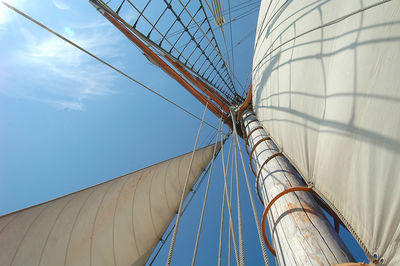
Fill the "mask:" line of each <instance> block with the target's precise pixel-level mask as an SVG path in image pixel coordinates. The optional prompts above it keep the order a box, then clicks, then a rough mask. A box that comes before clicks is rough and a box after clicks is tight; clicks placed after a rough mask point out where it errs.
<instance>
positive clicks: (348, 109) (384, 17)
mask: <svg viewBox="0 0 400 266" xmlns="http://www.w3.org/2000/svg"><path fill="white" fill-rule="evenodd" d="M303 33H304V34H303ZM295 36H297V37H295ZM399 66H400V2H399V1H389V2H388V1H373V0H368V1H367V0H365V1H284V0H279V1H278V0H277V1H262V5H261V8H260V16H259V20H258V28H257V34H256V45H255V56H254V60H253V71H254V72H253V105H254V110H255V112H256V114H257V116H258V119H259V120H260V121H261V122H262V124H263V126H264V127H265V129H266V130H267V131H268V132H269V133H270V134H271V137H272V138H273V139H274V140H275V141H276V143H277V145H278V146H280V147H281V149H282V151H283V152H284V153H285V154H286V155H287V157H288V158H289V159H290V160H291V162H292V163H293V164H294V165H295V166H296V167H297V169H298V170H299V171H300V172H301V174H302V176H303V177H304V178H305V179H306V180H307V181H309V182H313V183H314V186H315V190H316V191H317V192H318V193H319V194H320V195H322V196H323V198H325V199H326V201H327V202H328V203H329V204H330V205H331V206H333V208H334V209H335V211H336V212H337V213H338V214H339V215H340V217H341V218H342V219H343V220H344V222H345V224H346V225H347V226H348V227H349V229H350V231H352V233H353V234H354V236H355V237H356V239H357V240H358V241H359V243H360V244H361V246H362V247H363V248H364V250H365V251H366V252H367V255H368V256H369V257H370V259H372V260H376V261H380V262H385V263H389V264H391V265H398V264H400V88H399V84H400V75H399Z"/></svg>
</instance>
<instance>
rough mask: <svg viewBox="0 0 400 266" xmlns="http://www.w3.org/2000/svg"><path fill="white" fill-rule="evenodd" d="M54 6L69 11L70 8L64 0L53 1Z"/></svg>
mask: <svg viewBox="0 0 400 266" xmlns="http://www.w3.org/2000/svg"><path fill="white" fill-rule="evenodd" d="M53 4H54V5H55V6H56V7H57V8H58V9H61V10H68V9H69V8H70V6H69V5H68V4H67V3H66V2H65V1H63V0H53Z"/></svg>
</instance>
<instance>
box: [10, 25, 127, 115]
mask: <svg viewBox="0 0 400 266" xmlns="http://www.w3.org/2000/svg"><path fill="white" fill-rule="evenodd" d="M92 25H93V27H90V25H85V26H84V27H75V26H69V27H64V31H65V29H66V28H68V31H67V32H64V35H65V36H67V37H68V38H70V39H71V40H72V41H74V42H75V43H77V44H78V45H80V46H82V47H83V48H85V49H87V50H88V51H90V52H92V53H94V54H96V55H97V56H99V57H101V58H105V59H107V60H114V61H115V60H118V58H120V57H121V56H122V52H121V51H120V49H119V48H118V47H119V46H118V41H120V39H121V37H120V35H116V34H115V33H114V32H113V31H110V28H109V27H108V26H109V25H105V26H100V27H99V25H102V24H100V23H99V24H95V23H93V24H92ZM71 32H74V34H71ZM21 33H22V34H23V36H24V39H25V43H26V44H25V45H24V46H23V49H22V50H20V51H19V52H18V54H17V56H16V60H15V63H16V64H17V65H18V66H17V67H18V68H19V70H20V71H21V72H26V73H35V74H34V75H32V76H31V77H30V78H29V79H30V84H31V87H34V88H35V90H32V89H26V90H25V91H24V92H21V91H19V92H18V97H21V96H22V97H24V96H25V97H26V98H31V99H35V100H39V101H41V102H43V103H47V104H50V105H52V106H54V107H55V108H57V109H70V110H78V111H83V110H85V105H84V100H85V99H88V98H90V97H99V96H107V95H110V94H113V93H116V91H114V90H113V89H112V85H113V83H114V81H115V78H116V77H117V75H116V73H114V72H113V71H112V70H110V69H108V68H107V67H106V66H104V65H103V64H101V63H99V62H97V61H95V60H94V59H93V58H91V57H89V56H88V55H86V54H84V53H83V52H82V51H80V50H78V49H76V48H75V47H73V46H71V45H70V44H68V43H66V42H64V41H62V40H60V39H59V38H57V37H55V36H50V35H48V36H47V37H46V38H44V39H39V38H38V37H36V36H35V35H34V34H32V33H31V32H29V31H27V30H26V29H21ZM71 35H73V36H71ZM115 35H116V36H115ZM19 90H21V88H19Z"/></svg>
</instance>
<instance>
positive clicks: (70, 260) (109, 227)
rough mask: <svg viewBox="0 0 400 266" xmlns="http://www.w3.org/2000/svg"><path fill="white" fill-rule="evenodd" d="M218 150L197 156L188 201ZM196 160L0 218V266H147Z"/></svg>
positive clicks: (165, 165)
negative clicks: (190, 165) (191, 190)
mask: <svg viewBox="0 0 400 266" xmlns="http://www.w3.org/2000/svg"><path fill="white" fill-rule="evenodd" d="M213 149H214V147H213V145H211V146H208V147H205V148H203V149H199V150H197V151H196V152H195V155H194V159H193V164H192V167H191V172H190V175H189V180H188V186H187V189H186V191H185V196H186V195H187V194H188V193H189V190H190V189H191V188H192V187H193V185H194V184H195V182H196V180H197V179H198V177H199V176H200V175H201V173H202V172H203V170H204V169H205V167H206V166H207V164H208V163H209V161H210V160H211V158H212V156H213ZM218 150H219V148H218ZM191 156H192V153H188V154H185V155H182V156H179V157H176V158H173V159H170V160H167V161H164V162H161V163H158V164H155V165H153V166H150V167H147V168H144V169H142V170H139V171H136V172H133V173H130V174H127V175H124V176H121V177H118V178H116V179H113V180H111V181H108V182H105V183H102V184H99V185H96V186H93V187H90V188H87V189H84V190H81V191H79V192H75V193H72V194H69V195H67V196H64V197H61V198H58V199H55V200H52V201H49V202H46V203H43V204H39V205H36V206H33V207H29V208H27V209H24V210H21V211H17V212H14V213H11V214H7V215H4V216H2V217H0V265H24V266H29V265H144V264H145V263H146V261H147V260H148V258H149V257H150V255H151V253H152V251H153V249H154V248H155V247H156V245H157V243H158V242H159V240H160V238H161V237H162V235H163V233H164V232H165V230H166V229H167V227H168V225H169V224H170V222H171V220H172V219H173V217H174V216H175V214H176V212H177V209H178V206H179V201H180V198H181V195H182V191H183V186H184V183H185V180H186V177H187V172H188V167H189V163H190V159H191Z"/></svg>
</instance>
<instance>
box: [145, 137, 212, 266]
mask: <svg viewBox="0 0 400 266" xmlns="http://www.w3.org/2000/svg"><path fill="white" fill-rule="evenodd" d="M207 146H208V145H207ZM217 156H218V153H217V154H215V156H214V160H215V159H216V158H217ZM210 168H211V164H209V165H208V166H207V168H206V169H205V170H204V171H203V173H202V176H201V177H200V179H199V182H198V183H197V185H196V187H195V188H194V189H192V190H191V191H190V192H191V194H190V196H189V198H188V200H187V201H186V203H185V206H184V207H183V210H182V215H183V214H185V212H186V209H187V208H188V207H189V205H190V203H191V202H192V200H193V198H194V196H195V195H196V193H197V192H198V191H199V189H200V187H201V185H202V184H203V181H204V180H205V177H206V175H207V174H208V171H210ZM174 228H175V224H174V225H173V226H172V227H171V229H170V230H169V231H168V233H165V234H164V236H165V237H164V238H161V239H160V242H161V245H160V246H159V248H158V250H157V252H156V253H155V255H154V257H153V259H152V260H151V262H150V263H149V266H151V265H152V264H153V263H154V261H155V260H156V258H157V256H158V254H159V253H160V251H161V249H162V248H163V247H164V245H165V243H166V242H167V240H168V238H169V236H170V235H171V233H172V231H173V230H174Z"/></svg>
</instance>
